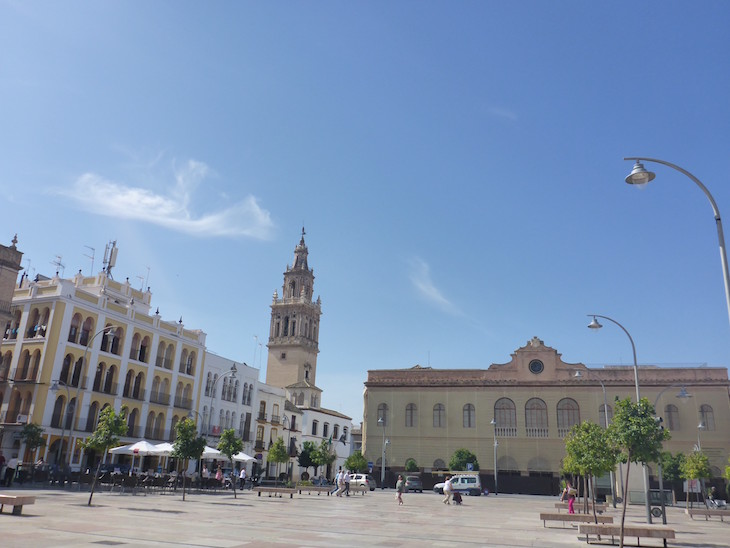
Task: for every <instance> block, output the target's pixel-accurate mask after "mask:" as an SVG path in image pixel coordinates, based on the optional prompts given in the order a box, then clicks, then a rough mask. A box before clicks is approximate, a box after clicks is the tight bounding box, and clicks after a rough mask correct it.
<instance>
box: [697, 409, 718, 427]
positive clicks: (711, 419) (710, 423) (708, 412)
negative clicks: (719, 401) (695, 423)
mask: <svg viewBox="0 0 730 548" xmlns="http://www.w3.org/2000/svg"><path fill="white" fill-rule="evenodd" d="M700 424H702V425H704V429H705V430H708V431H712V430H715V412H714V411H713V410H712V406H711V405H707V404H706V403H703V404H702V405H700Z"/></svg>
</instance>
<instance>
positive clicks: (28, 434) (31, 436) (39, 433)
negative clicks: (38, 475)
mask: <svg viewBox="0 0 730 548" xmlns="http://www.w3.org/2000/svg"><path fill="white" fill-rule="evenodd" d="M43 432H44V430H43V428H42V427H41V426H39V425H37V424H34V423H30V424H26V425H25V426H24V427H23V430H21V432H20V437H21V439H22V440H23V441H24V442H25V448H26V449H28V450H29V451H30V452H31V453H33V458H34V459H35V457H36V455H35V452H36V450H37V449H38V448H39V447H43V446H44V445H45V444H46V438H44V437H43ZM30 473H31V481H35V466H33V467H32V468H31V472H30Z"/></svg>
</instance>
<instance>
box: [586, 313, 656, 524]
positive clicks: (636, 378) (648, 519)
mask: <svg viewBox="0 0 730 548" xmlns="http://www.w3.org/2000/svg"><path fill="white" fill-rule="evenodd" d="M591 316H593V320H591V323H589V324H588V328H589V329H601V328H602V327H603V326H602V325H601V324H600V323H599V322H598V320H597V318H602V319H604V320H608V321H609V322H612V323H615V324H616V325H617V326H619V327H620V328H621V329H622V330H623V332H624V333H626V336H627V337H628V338H629V341H631V351H632V352H633V354H634V384H635V385H636V403H637V404H638V403H639V400H640V399H641V394H640V393H639V364H638V363H637V361H636V345H635V344H634V339H632V338H631V334H630V333H629V332H628V331H627V330H626V328H625V327H624V326H623V325H621V324H620V323H618V322H617V321H616V320H614V319H613V318H609V317H608V316H601V315H600V314H588V317H591ZM627 481H628V478H627ZM644 498H645V499H646V522H647V523H651V504H650V502H649V469H648V468H647V466H646V464H644Z"/></svg>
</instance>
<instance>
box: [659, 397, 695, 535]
mask: <svg viewBox="0 0 730 548" xmlns="http://www.w3.org/2000/svg"><path fill="white" fill-rule="evenodd" d="M676 387H680V390H679V393H678V394H677V397H678V398H680V399H683V400H686V399H688V398H691V397H692V395H691V394H690V393H689V392H687V389H686V388H685V387H684V386H682V385H681V384H670V385H669V386H667V387H666V388H665V389H664V390H662V391H661V392H659V394H657V397H656V399H655V400H654V412H655V413H656V406H657V405H658V404H659V398H661V397H662V394H664V392H666V391H667V390H670V389H672V388H676ZM657 419H658V421H659V422H662V418H661V417H657ZM658 464H659V499H660V500H661V503H662V524H663V525H666V524H667V508H666V505H665V504H664V471H663V470H662V460H661V459H659V463H658Z"/></svg>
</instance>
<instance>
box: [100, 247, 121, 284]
mask: <svg viewBox="0 0 730 548" xmlns="http://www.w3.org/2000/svg"><path fill="white" fill-rule="evenodd" d="M118 252H119V248H118V247H117V241H116V240H114V241H112V242H109V243H108V244H106V247H105V248H104V272H106V275H107V276H109V278H111V279H112V280H113V279H114V276H112V268H114V266H115V265H116V264H117V253H118Z"/></svg>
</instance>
